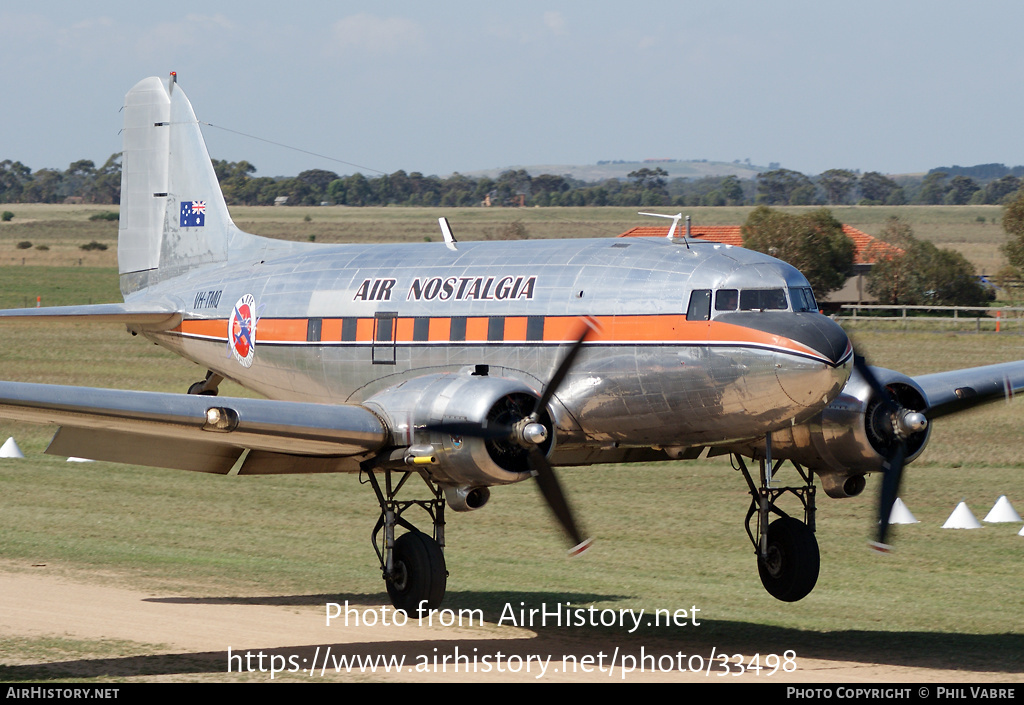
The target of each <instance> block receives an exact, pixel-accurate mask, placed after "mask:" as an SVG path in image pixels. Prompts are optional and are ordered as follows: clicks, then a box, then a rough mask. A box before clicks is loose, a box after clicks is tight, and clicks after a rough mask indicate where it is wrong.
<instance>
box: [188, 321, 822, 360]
mask: <svg viewBox="0 0 1024 705" xmlns="http://www.w3.org/2000/svg"><path fill="white" fill-rule="evenodd" d="M769 315H770V314H769ZM453 318H455V317H449V316H443V317H430V318H428V319H427V335H426V338H425V339H424V338H422V334H421V336H420V338H421V339H417V338H416V334H415V330H416V319H415V318H412V317H408V316H405V317H397V318H394V319H391V320H390V324H391V333H390V335H387V334H386V333H384V334H383V335H384V336H385V337H381V335H378V333H377V328H378V325H379V324H380V321H381V320H382V319H374V318H356V319H348V320H349V326H350V327H351V326H352V325H353V322H354V326H355V336H354V340H352V339H350V340H344V341H343V337H344V334H343V330H344V327H345V320H346V319H342V318H324V319H321V327H320V337H319V340H318V341H312V342H320V343H339V342H348V343H372V342H375V341H376V342H396V343H447V342H467V343H486V342H492V343H531V342H544V343H562V342H568V341H572V340H576V339H577V338H578V337H579V335H580V332H581V331H582V328H581V326H582V325H583V324H582V322H581V318H580V317H578V316H544V317H543V319H544V325H543V339H542V340H540V339H532V340H531V339H530V336H529V335H528V329H529V320H530V319H529V318H528V317H526V316H507V317H504V325H503V329H502V330H501V335H500V338H499V339H496V340H490V341H489V340H488V336H489V333H490V328H491V326H490V320H491V319H490V318H488V317H485V316H468V317H463V318H462V320H461V321H460V322H459V325H456V326H454V328H456V329H464V331H465V334H464V336H461V335H460V336H459V337H460V339H459V340H456V341H452V340H451V338H452V333H453V324H452V321H453ZM593 320H595V321H596V322H597V324H598V326H599V329H598V330H596V331H594V332H593V333H591V335H590V337H589V341H590V342H593V343H600V342H606V343H628V342H638V343H658V342H665V343H670V344H671V343H681V342H686V343H717V344H737V345H744V344H745V345H761V346H768V347H774V348H783V349H787V350H791V351H793V352H797V353H801V354H805V355H806V354H810V355H813V356H815V357H820V354H819V353H817V352H816V351H814V350H813V349H811V348H809V347H807V346H806V345H803V344H801V343H798V342H796V341H794V340H791V339H790V338H786V337H785V336H780V335H775V334H772V333H767V332H764V331H759V330H754V329H752V328H746V327H743V326H738V325H734V324H731V323H719V322H716V321H688V320H686V316H685V315H683V314H655V315H624V316H594V317H593ZM386 325H387V324H385V326H386ZM308 327H309V320H308V319H305V318H261V319H259V321H258V322H257V325H256V329H257V334H256V344H257V345H259V343H271V344H274V343H277V344H281V343H306V342H309V341H307V331H308ZM385 330H386V329H385ZM175 331H177V332H179V333H181V334H182V335H186V336H189V337H203V338H212V339H215V340H221V341H226V340H227V339H228V322H227V320H225V319H189V320H184V321H182V322H181V325H180V326H178V327H177V328H176V329H175Z"/></svg>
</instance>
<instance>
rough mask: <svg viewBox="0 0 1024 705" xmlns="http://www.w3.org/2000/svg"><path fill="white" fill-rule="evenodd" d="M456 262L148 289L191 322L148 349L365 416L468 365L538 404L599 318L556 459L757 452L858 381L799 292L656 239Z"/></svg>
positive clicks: (463, 251)
mask: <svg viewBox="0 0 1024 705" xmlns="http://www.w3.org/2000/svg"><path fill="white" fill-rule="evenodd" d="M457 247H458V249H457V250H454V251H452V250H449V249H447V248H446V247H445V246H444V245H443V244H440V243H422V244H406V245H338V246H328V245H313V246H308V245H305V244H294V243H291V244H289V243H282V244H281V245H280V248H281V249H280V250H279V251H276V252H266V253H264V254H263V255H262V256H261V257H260V258H259V259H255V260H248V259H247V260H245V261H243V262H238V263H233V262H232V263H228V264H227V265H226V266H225V265H219V266H217V267H216V268H210V269H205V268H200V269H196V270H193V271H192V272H191V273H189V274H188V275H186V276H185V277H178V278H175V279H171V280H168V281H167V282H164V283H162V284H159V285H156V286H154V287H152V288H151V289H150V290H149V292H148V294H147V295H148V296H155V295H159V296H164V297H171V298H172V299H174V300H180V301H182V302H184V308H185V310H186V314H185V316H184V320H183V321H182V323H181V325H180V326H179V327H177V328H175V329H174V330H171V331H166V332H160V333H147V334H148V335H149V336H150V337H152V338H153V339H154V340H155V341H156V342H158V343H159V344H161V345H164V346H166V347H168V348H170V349H172V350H174V351H175V352H177V353H179V354H181V355H183V356H185V357H187V358H189V359H191V360H193V361H195V362H197V363H198V364H200V365H203V366H206V367H207V368H209V369H210V370H212V371H215V372H217V373H218V374H221V375H222V376H224V377H226V378H229V379H233V380H235V381H237V382H239V383H240V384H242V385H243V386H245V387H247V388H250V389H253V390H255V391H257V392H259V393H261V394H264V395H265V396H267V397H270V398H273V399H282V400H305V401H319V402H323V403H359V402H362V401H365V400H366V399H367V398H369V397H371V396H372V395H373V394H375V393H377V392H380V391H382V390H384V389H388V388H392V387H394V386H396V385H398V384H400V383H402V382H403V381H406V380H411V379H413V378H416V377H420V376H422V375H425V374H431V373H441V372H456V371H458V370H460V369H462V368H465V367H466V366H475V365H485V366H487V373H488V374H490V375H492V376H500V377H509V378H513V379H518V380H521V381H523V382H525V383H526V384H527V385H529V386H531V387H533V388H534V389H536V390H538V391H539V390H540V389H541V388H542V387H543V385H544V382H545V380H546V379H547V378H548V377H549V376H550V374H551V371H552V370H553V369H554V367H555V365H556V364H557V361H558V359H559V355H560V350H561V348H562V346H564V344H566V343H568V342H570V341H571V340H572V339H573V338H574V337H575V336H574V330H575V328H576V327H578V324H579V319H580V318H581V317H584V316H587V317H591V318H592V319H595V320H596V322H597V324H598V325H599V332H598V333H596V334H595V335H593V336H592V337H591V338H590V339H589V340H588V343H587V345H586V346H585V347H584V350H583V353H582V355H581V359H580V360H579V361H578V364H577V365H576V367H575V369H574V371H573V373H572V374H571V375H570V376H569V378H568V379H567V380H566V381H565V382H564V384H563V386H562V389H561V390H560V391H559V393H558V395H557V397H556V399H557V402H558V404H556V405H555V406H556V409H555V415H556V422H557V425H558V427H559V436H560V439H561V440H560V446H561V447H562V448H563V449H565V448H571V447H572V445H573V443H574V442H583V441H585V440H586V441H590V442H591V443H592V442H593V441H595V440H596V441H599V442H604V443H607V444H609V445H614V444H620V445H622V446H624V447H649V446H652V445H656V446H666V447H691V446H697V445H706V444H712V443H722V442H727V441H732V440H739V439H749V438H755V437H760V436H763V435H764V434H765V433H766V432H768V431H771V430H773V429H776V428H780V427H782V426H786V425H790V424H797V423H801V422H802V421H805V420H806V419H808V418H810V417H811V416H813V415H814V414H815V413H817V412H819V411H820V410H821V409H822V408H823V407H824V406H825V405H826V404H827V403H828V402H829V401H830V400H831V399H832V398H834V397H835V396H836V395H837V394H838V393H839V391H840V390H841V389H842V388H843V385H844V384H845V383H846V380H847V378H848V377H849V372H850V365H849V362H850V352H851V351H850V346H849V341H848V339H847V338H846V335H845V333H843V331H842V329H841V328H839V326H838V325H837V324H835V323H834V322H833V321H831V320H830V319H828V318H827V317H825V316H822V315H820V314H819V313H818V312H817V311H811V310H799V309H801V308H803V309H807V308H809V306H808V305H806V304H805V300H804V298H803V292H804V291H807V292H809V290H810V289H809V285H808V284H807V281H806V279H805V278H804V277H803V275H801V274H800V273H799V272H798V271H797V270H796V269H795V268H793V267H791V266H789V265H787V264H785V263H783V262H780V261H778V260H775V259H773V258H770V257H767V256H765V255H761V254H759V253H756V252H751V251H748V250H744V249H741V248H733V247H729V246H725V245H718V244H712V243H702V242H698V243H693V242H691V243H690V245H689V247H688V246H687V245H686V244H684V243H682V242H681V241H678V240H677V241H668V240H661V239H657V240H655V239H648V238H636V239H625V238H619V239H612V240H607V239H604V240H561V241H559V240H549V241H536V242H530V243H524V242H467V243H459V244H458V246H457ZM720 291H724V292H725V294H724V295H723V296H720V295H719V292H720ZM730 292H735V293H730ZM780 297H781V298H780ZM730 298H731V299H733V302H732V304H731V305H732V307H733V308H732V309H728V306H729V305H730V302H729V299H730ZM761 299H765V301H761ZM768 299H771V301H768ZM721 301H724V304H723V303H721ZM755 306H756V307H757V308H753V307H755ZM761 306H763V307H764V308H760V307H761ZM723 308H726V310H720V309H723ZM794 309H797V310H794Z"/></svg>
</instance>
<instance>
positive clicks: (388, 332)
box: [372, 311, 398, 365]
mask: <svg viewBox="0 0 1024 705" xmlns="http://www.w3.org/2000/svg"><path fill="white" fill-rule="evenodd" d="M397 316H398V312H397V311H378V312H377V313H375V314H374V317H373V354H372V357H373V364H375V365H393V364H395V339H396V338H397V335H396V331H395V328H396V325H395V324H396V323H397V321H396V318H397Z"/></svg>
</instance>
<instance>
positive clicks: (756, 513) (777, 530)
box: [734, 437, 821, 602]
mask: <svg viewBox="0 0 1024 705" xmlns="http://www.w3.org/2000/svg"><path fill="white" fill-rule="evenodd" d="M766 449H767V450H768V452H767V457H765V458H762V459H761V460H760V472H759V480H760V482H759V483H757V484H755V483H754V480H753V479H752V478H751V476H750V471H749V470H747V466H746V463H744V461H743V457H742V456H740V455H738V454H737V455H735V456H734V457H735V459H736V463H737V464H738V465H739V467H738V468H737V469H738V470H739V471H740V472H742V473H743V477H744V478H745V479H746V481H747V485H748V486H749V487H750V496H751V500H750V508H749V509H748V510H747V517H746V520H745V526H744V528H745V529H746V530H747V536H748V537H750V541H751V543H753V544H754V552H755V553H756V554H757V571H758V573H759V574H760V575H761V584H762V585H764V589H765V590H767V591H768V593H769V594H771V595H772V597H775V598H776V599H779V600H782V601H783V602H796V601H797V600H801V599H803V598H804V597H806V596H807V595H808V593H810V592H811V590H813V589H814V585H815V583H817V582H818V568H819V566H820V563H821V557H820V554H819V553H818V542H817V540H816V539H815V538H814V511H815V508H814V492H815V487H814V477H813V474H812V473H811V471H809V470H806V471H805V470H804V469H803V468H801V467H800V466H799V465H797V464H796V463H793V467H795V468H796V471H797V472H798V473H799V475H800V478H801V479H802V480H803V485H802V486H799V487H778V486H773V484H772V478H773V476H774V474H775V473H776V472H778V470H779V468H780V467H781V466H782V463H783V462H784V461H782V460H780V461H778V462H777V463H776V464H775V465H774V466H773V465H772V461H771V440H770V437H769V440H768V442H767V443H766ZM787 493H789V494H793V495H795V496H796V497H797V498H798V499H799V500H800V503H801V504H802V505H803V508H804V521H800V520H798V519H794V518H793V517H791V516H789V515H788V514H786V513H785V512H784V511H782V510H781V509H779V508H778V507H777V506H776V502H777V501H778V500H779V498H780V497H782V496H783V495H785V494H787ZM771 514H775V515H777V516H778V518H777V519H775V520H774V521H772V522H771V524H769V523H768V521H769V519H770V515H771ZM754 517H756V519H757V522H756V525H755V527H754V528H753V529H751V519H752V518H754Z"/></svg>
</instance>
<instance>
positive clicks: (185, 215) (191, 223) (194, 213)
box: [180, 201, 206, 228]
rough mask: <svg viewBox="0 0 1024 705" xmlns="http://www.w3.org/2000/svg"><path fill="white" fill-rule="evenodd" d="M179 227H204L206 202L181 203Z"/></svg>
mask: <svg viewBox="0 0 1024 705" xmlns="http://www.w3.org/2000/svg"><path fill="white" fill-rule="evenodd" d="M180 225H181V227H183V228H201V227H203V226H204V225H206V201H182V202H181V221H180Z"/></svg>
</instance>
